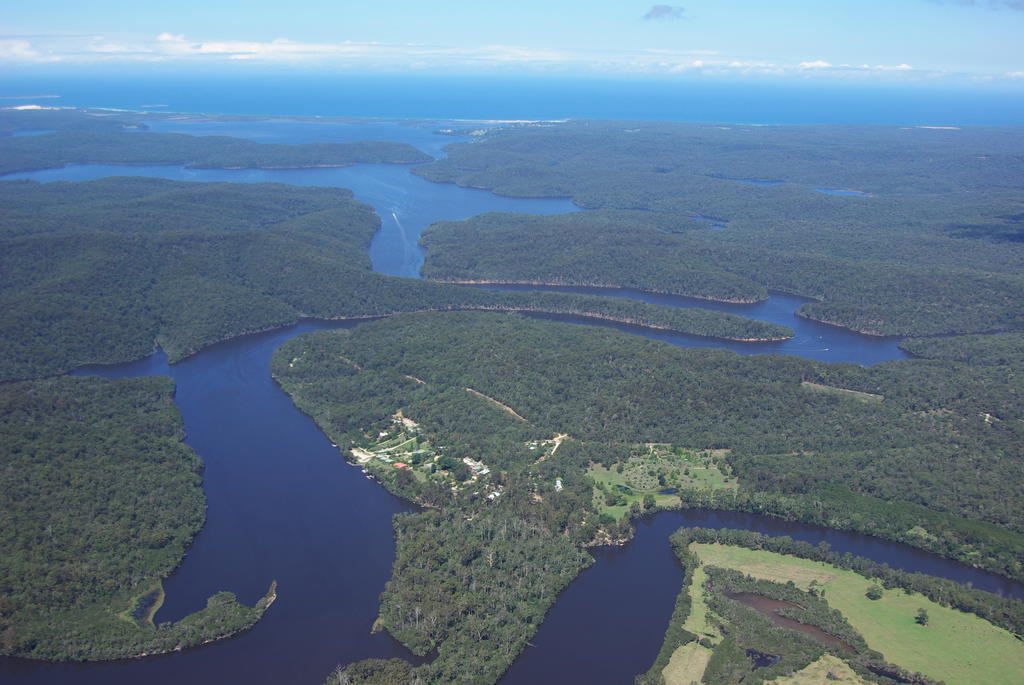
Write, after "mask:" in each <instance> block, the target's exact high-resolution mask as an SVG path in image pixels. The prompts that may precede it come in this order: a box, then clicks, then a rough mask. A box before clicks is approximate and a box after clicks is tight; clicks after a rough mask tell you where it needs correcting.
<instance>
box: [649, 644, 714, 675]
mask: <svg viewBox="0 0 1024 685" xmlns="http://www.w3.org/2000/svg"><path fill="white" fill-rule="evenodd" d="M710 659H711V650H710V649H708V648H706V647H701V646H700V645H699V644H697V643H696V642H691V643H689V644H686V645H683V646H682V647H680V648H679V649H677V650H676V651H675V652H673V653H672V658H671V659H670V660H669V662H668V666H666V667H665V668H663V669H662V671H661V675H662V676H663V677H664V678H665V685H693V684H694V683H699V682H700V679H701V678H703V677H704V669H706V668H707V667H708V661H709V660H710Z"/></svg>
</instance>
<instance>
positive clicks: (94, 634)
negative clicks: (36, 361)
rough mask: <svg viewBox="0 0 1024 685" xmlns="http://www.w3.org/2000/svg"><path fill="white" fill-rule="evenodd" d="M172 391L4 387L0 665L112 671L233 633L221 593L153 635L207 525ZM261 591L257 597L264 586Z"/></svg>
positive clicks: (89, 383)
mask: <svg viewBox="0 0 1024 685" xmlns="http://www.w3.org/2000/svg"><path fill="white" fill-rule="evenodd" d="M173 392H174V384H173V382H172V381H171V380H170V379H168V378H130V379H123V380H117V381H107V380H102V379H99V378H55V379H49V380H43V381H31V382H25V383H10V384H4V385H0V454H2V455H3V459H2V461H0V521H2V523H3V525H0V549H2V550H3V554H0V654H6V655H17V656H22V657H30V658H36V659H53V660H85V659H117V658H127V657H134V656H139V655H142V654H158V653H161V652H170V651H173V650H176V649H184V648H187V647H191V646H196V645H199V644H202V643H204V642H208V641H211V640H215V639H217V638H219V637H226V636H227V635H231V634H234V633H236V632H238V631H239V630H243V629H245V628H247V627H249V626H251V625H252V624H253V623H255V622H256V620H258V619H259V617H260V616H261V615H262V614H263V611H264V609H265V608H266V606H267V601H261V602H260V603H259V604H257V606H256V607H255V608H250V607H246V606H243V605H241V604H239V603H238V602H237V601H236V600H235V598H234V596H233V595H231V594H230V593H226V592H225V593H220V594H218V595H215V596H214V597H212V598H211V599H210V602H209V604H208V606H207V608H206V609H204V610H202V611H199V612H197V613H194V614H191V615H189V616H187V617H185V618H183V619H182V620H180V621H178V622H176V623H173V624H172V623H165V624H161V625H160V626H159V627H157V626H155V625H154V624H153V621H152V613H153V611H152V610H153V609H155V608H158V607H159V603H160V602H162V601H163V589H162V586H161V581H162V580H163V578H165V577H166V576H167V574H169V573H170V572H171V571H172V570H173V569H174V568H175V567H176V566H177V565H178V564H179V563H181V559H182V557H183V556H184V554H185V550H186V549H187V547H188V545H189V544H190V543H191V541H192V538H193V536H194V535H195V534H196V533H198V532H199V529H200V527H201V526H202V524H203V519H204V517H205V512H204V509H205V502H204V498H203V490H202V481H201V478H200V471H201V468H202V464H201V462H200V460H199V458H198V457H197V456H196V455H195V453H193V452H192V450H190V449H189V448H188V447H186V446H185V445H183V444H182V443H181V440H182V438H183V435H184V433H183V430H182V424H181V417H180V416H179V415H178V412H177V410H176V409H175V407H174V402H173V398H172V396H173ZM271 580H272V579H271V578H267V583H268V584H269V583H270V582H271Z"/></svg>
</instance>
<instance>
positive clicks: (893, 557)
mask: <svg viewBox="0 0 1024 685" xmlns="http://www.w3.org/2000/svg"><path fill="white" fill-rule="evenodd" d="M682 526H699V527H705V528H735V529H741V530H755V531H758V532H760V533H765V534H768V535H776V536H778V535H788V536H790V537H792V538H794V539H797V540H804V541H806V542H810V543H814V544H817V543H818V542H819V541H822V540H824V541H826V542H828V543H829V544H830V545H832V548H833V549H834V550H836V551H837V552H841V553H844V552H850V553H852V554H856V555H859V556H862V557H867V558H869V559H874V560H876V561H884V562H885V563H887V564H889V565H890V566H892V567H893V568H901V569H905V570H907V571H915V572H920V573H930V574H932V575H936V576H941V577H944V578H953V579H956V580H960V581H961V582H973V583H974V586H975V587H979V588H983V589H985V590H989V591H991V592H996V593H999V594H1002V595H1004V596H1009V597H1016V598H1018V599H1024V584H1021V583H1018V582H1015V581H1011V580H1007V579H1005V578H1002V577H1000V576H995V575H993V574H986V573H983V572H978V571H976V570H974V569H971V570H970V572H968V573H967V574H965V569H966V567H964V566H963V565H962V564H958V563H957V562H954V561H950V560H949V559H945V558H943V557H939V556H936V555H933V554H927V553H925V552H921V551H919V550H915V549H913V548H910V547H907V546H906V545H901V544H899V543H896V542H888V541H885V540H880V539H878V538H873V537H869V536H867V535H858V534H856V533H844V532H840V531H835V530H831V529H828V528H821V527H819V526H809V525H805V524H801V523H790V522H787V521H779V520H777V519H771V518H767V517H764V516H757V515H754V514H744V513H736V512H726V511H710V510H705V509H691V510H687V511H683V512H663V513H660V514H657V515H655V516H652V517H647V518H643V519H640V520H638V521H637V522H636V537H635V538H634V539H633V541H631V542H630V543H629V545H627V546H625V547H604V548H599V549H596V550H591V551H592V553H593V554H594V556H595V557H596V559H597V563H596V564H594V565H593V566H591V567H590V568H588V569H586V570H584V571H583V572H582V573H581V574H580V575H579V577H578V578H577V579H576V580H574V581H573V582H572V583H571V584H570V585H569V587H567V588H566V589H565V591H564V592H563V593H562V594H561V595H560V596H559V598H558V602H557V603H556V604H555V606H554V607H553V608H552V610H551V612H550V613H549V614H548V616H547V618H546V619H545V620H544V623H543V624H542V625H541V627H540V630H538V631H537V634H536V635H535V636H534V637H533V638H532V639H531V640H530V642H531V644H532V645H534V646H532V647H527V648H526V650H525V651H524V652H523V653H522V655H520V657H519V659H518V660H516V662H515V663H514V664H513V665H512V667H511V668H510V669H509V671H508V673H507V674H506V675H505V677H504V678H503V679H502V680H501V682H502V685H519V684H522V685H530V684H532V683H543V682H550V674H553V673H554V674H564V673H571V674H572V675H571V680H572V682H579V683H609V684H611V683H631V682H633V676H635V675H637V674H638V673H642V672H644V671H646V670H647V669H648V668H650V666H651V664H652V663H654V658H655V657H656V656H657V654H658V650H659V649H660V648H661V642H662V639H663V638H664V636H665V629H666V628H667V627H668V620H669V617H670V616H671V615H672V608H673V607H674V606H675V598H676V595H677V594H678V593H679V590H680V587H681V585H682V580H683V573H682V568H681V567H680V566H679V562H678V561H677V560H676V558H675V555H674V554H673V553H672V550H671V549H670V547H669V545H668V544H667V537H668V536H669V535H671V534H672V533H674V532H675V531H676V530H678V529H679V528H680V527H682Z"/></svg>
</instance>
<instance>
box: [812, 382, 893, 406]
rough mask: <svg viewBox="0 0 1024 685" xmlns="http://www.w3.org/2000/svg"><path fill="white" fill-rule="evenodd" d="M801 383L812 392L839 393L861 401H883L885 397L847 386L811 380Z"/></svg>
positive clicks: (840, 395)
mask: <svg viewBox="0 0 1024 685" xmlns="http://www.w3.org/2000/svg"><path fill="white" fill-rule="evenodd" d="M800 385H802V386H803V387H804V389H805V390H810V391H812V392H822V393H826V394H830V395H838V396H839V397H848V398H850V399H855V400H860V401H861V402H881V401H882V400H884V399H885V398H884V397H882V396H881V395H875V394H872V393H870V392H861V391H859V390H847V389H846V388H837V387H835V386H832V385H821V384H820V383H811V382H810V381H804V382H803V383H801V384H800Z"/></svg>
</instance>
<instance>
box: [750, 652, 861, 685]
mask: <svg viewBox="0 0 1024 685" xmlns="http://www.w3.org/2000/svg"><path fill="white" fill-rule="evenodd" d="M768 682H769V683H772V685H822V683H830V684H831V683H839V684H840V685H843V684H845V685H869V683H868V681H866V680H864V679H863V678H861V677H860V676H859V675H857V674H856V672H854V670H853V669H852V668H850V667H849V666H847V665H846V662H845V661H843V660H842V659H839V658H838V657H834V656H832V655H831V654H826V655H825V656H823V657H821V658H820V659H818V660H817V661H815V662H814V663H813V664H810V665H809V666H807V667H806V668H802V669H800V670H799V671H797V672H796V673H794V674H793V675H791V676H787V677H784V678H776V679H775V680H769V681H768Z"/></svg>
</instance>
